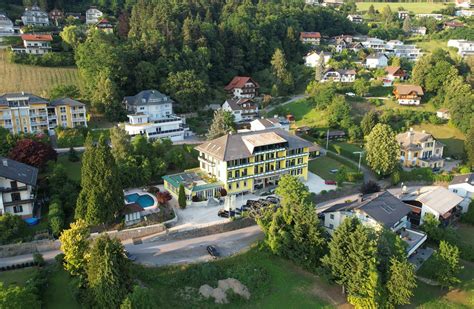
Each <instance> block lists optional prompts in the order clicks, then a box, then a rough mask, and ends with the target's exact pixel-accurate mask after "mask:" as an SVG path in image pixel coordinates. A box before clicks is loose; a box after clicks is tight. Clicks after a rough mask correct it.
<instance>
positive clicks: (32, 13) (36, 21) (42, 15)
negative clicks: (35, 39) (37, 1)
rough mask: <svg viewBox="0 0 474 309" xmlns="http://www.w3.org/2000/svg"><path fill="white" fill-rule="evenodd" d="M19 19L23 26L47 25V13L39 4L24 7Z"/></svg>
mask: <svg viewBox="0 0 474 309" xmlns="http://www.w3.org/2000/svg"><path fill="white" fill-rule="evenodd" d="M21 21H22V22H23V25H25V26H48V25H49V17H48V13H46V12H44V11H42V10H41V9H40V7H39V6H37V5H33V6H32V7H31V8H28V7H26V8H25V11H24V12H23V15H22V16H21Z"/></svg>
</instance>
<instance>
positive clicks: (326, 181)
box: [324, 180, 336, 185]
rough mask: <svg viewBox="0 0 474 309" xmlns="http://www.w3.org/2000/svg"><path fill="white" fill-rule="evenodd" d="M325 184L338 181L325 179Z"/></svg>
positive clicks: (332, 183)
mask: <svg viewBox="0 0 474 309" xmlns="http://www.w3.org/2000/svg"><path fill="white" fill-rule="evenodd" d="M324 184H326V185H335V184H336V181H335V180H325V181H324Z"/></svg>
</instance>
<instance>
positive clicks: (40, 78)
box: [0, 50, 78, 94]
mask: <svg viewBox="0 0 474 309" xmlns="http://www.w3.org/2000/svg"><path fill="white" fill-rule="evenodd" d="M77 83H78V73H77V69H76V68H46V67H39V66H30V65H18V64H12V63H9V62H8V61H7V59H6V52H5V51H2V50H0V93H5V92H19V91H25V92H32V93H35V94H41V93H42V92H43V91H47V90H48V89H50V88H51V87H53V86H54V85H58V84H77Z"/></svg>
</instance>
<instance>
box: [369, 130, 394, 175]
mask: <svg viewBox="0 0 474 309" xmlns="http://www.w3.org/2000/svg"><path fill="white" fill-rule="evenodd" d="M365 149H366V151H367V163H368V164H369V166H370V167H371V168H372V169H373V170H374V171H375V172H376V173H377V174H380V175H387V174H389V173H391V172H392V171H393V170H394V169H395V167H396V166H397V164H398V158H399V155H400V146H399V145H398V143H397V141H396V139H395V133H394V132H393V131H392V129H391V128H390V126H388V125H386V124H382V123H379V124H377V125H376V126H375V127H374V128H373V129H372V131H371V132H370V134H369V135H368V136H367V140H366V144H365Z"/></svg>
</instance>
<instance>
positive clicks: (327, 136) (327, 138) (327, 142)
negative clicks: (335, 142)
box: [326, 129, 329, 150]
mask: <svg viewBox="0 0 474 309" xmlns="http://www.w3.org/2000/svg"><path fill="white" fill-rule="evenodd" d="M328 149H329V129H328V132H327V133H326V150H328Z"/></svg>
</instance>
